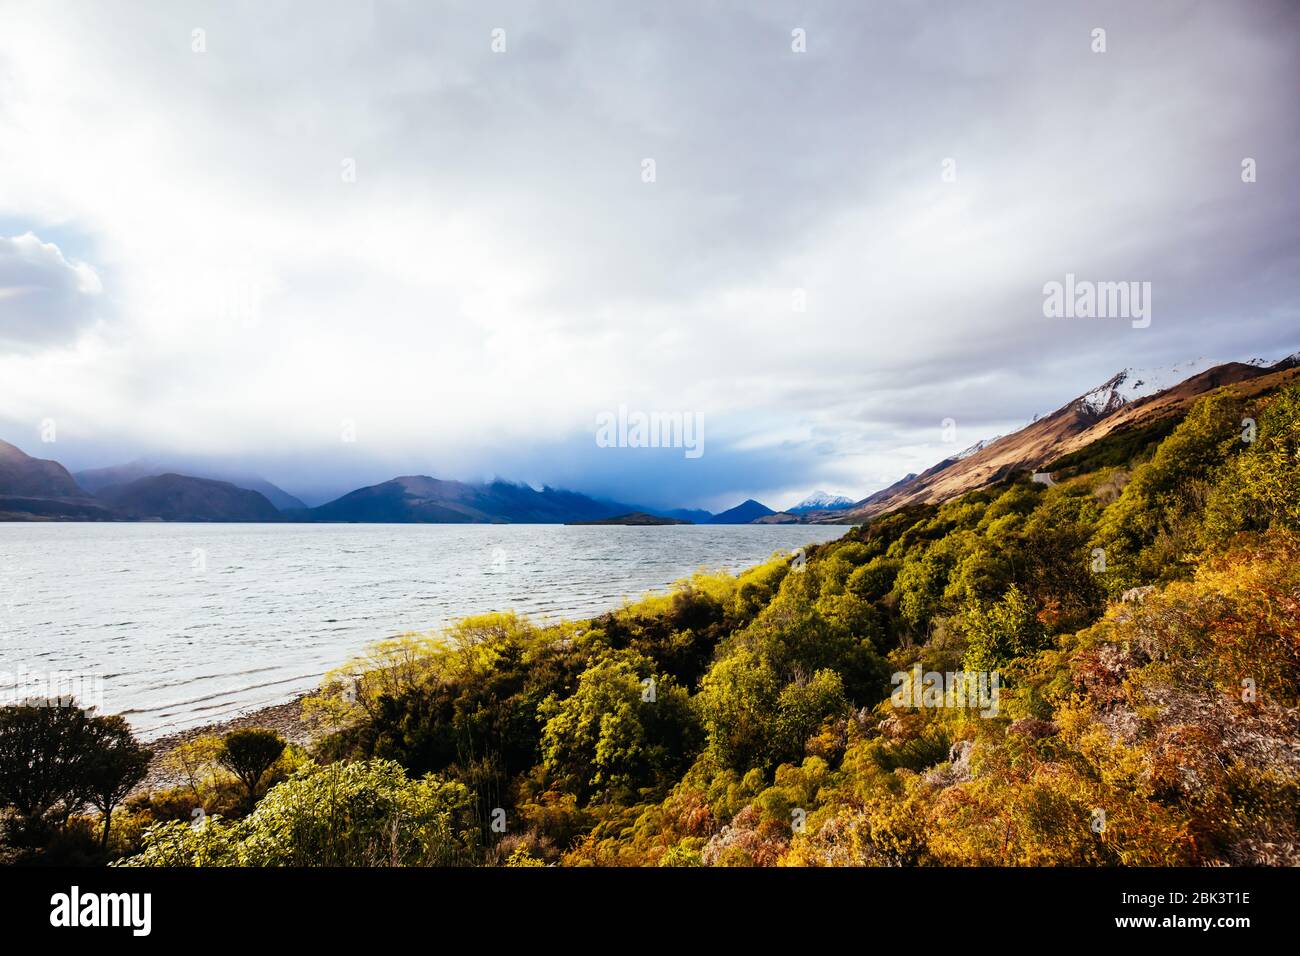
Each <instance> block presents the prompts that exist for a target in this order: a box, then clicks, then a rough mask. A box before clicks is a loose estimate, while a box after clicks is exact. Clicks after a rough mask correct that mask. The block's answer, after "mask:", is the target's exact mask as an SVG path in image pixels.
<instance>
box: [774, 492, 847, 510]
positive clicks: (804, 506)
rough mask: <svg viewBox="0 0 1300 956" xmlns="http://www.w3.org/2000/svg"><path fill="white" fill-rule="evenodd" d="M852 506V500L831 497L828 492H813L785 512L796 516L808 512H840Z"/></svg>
mask: <svg viewBox="0 0 1300 956" xmlns="http://www.w3.org/2000/svg"><path fill="white" fill-rule="evenodd" d="M853 505H854V501H853V499H852V498H845V497H844V496H843V495H833V494H831V493H830V492H828V491H814V492H813V493H812V494H810V495H809V496H808V497H807V498H805V499H804V500H803V501H801V502H799V503H798V504H797V505H795V506H794V507H793V508H787V509H786V511H788V512H789V513H790V514H796V515H798V514H803V513H805V512H808V511H842V510H843V509H845V508H852V507H853Z"/></svg>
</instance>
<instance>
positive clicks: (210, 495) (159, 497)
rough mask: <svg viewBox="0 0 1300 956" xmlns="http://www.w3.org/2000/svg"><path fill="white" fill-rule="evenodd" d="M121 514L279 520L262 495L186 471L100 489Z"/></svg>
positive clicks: (176, 518) (145, 517) (147, 517)
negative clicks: (190, 474)
mask: <svg viewBox="0 0 1300 956" xmlns="http://www.w3.org/2000/svg"><path fill="white" fill-rule="evenodd" d="M100 496H101V498H103V500H105V501H107V502H108V503H109V504H111V505H112V506H113V507H114V508H115V509H116V510H118V511H120V512H122V513H123V514H125V515H127V516H129V517H132V518H136V519H139V520H161V521H280V520H282V518H283V516H282V515H281V514H280V511H279V509H278V508H276V507H275V505H273V504H271V502H270V501H268V500H267V499H266V497H265V496H264V495H261V494H259V493H258V492H256V491H249V490H248V489H247V488H240V487H238V486H237V485H233V484H231V483H230V482H228V481H213V480H211V479H209V478H192V477H190V476H189V475H172V474H167V475H151V476H149V477H147V478H137V479H136V480H135V481H132V482H128V483H127V484H125V485H114V486H112V487H111V488H106V489H104V490H102V491H101V492H100Z"/></svg>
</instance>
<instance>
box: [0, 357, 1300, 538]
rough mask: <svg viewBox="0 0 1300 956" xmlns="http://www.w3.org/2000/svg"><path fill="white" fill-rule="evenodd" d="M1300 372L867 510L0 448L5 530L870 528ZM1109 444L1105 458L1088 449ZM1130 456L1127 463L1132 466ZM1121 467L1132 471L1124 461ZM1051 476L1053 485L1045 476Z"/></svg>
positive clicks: (847, 504) (909, 480)
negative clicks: (254, 469)
mask: <svg viewBox="0 0 1300 956" xmlns="http://www.w3.org/2000/svg"><path fill="white" fill-rule="evenodd" d="M1297 374H1300V354H1298V355H1295V356H1290V357H1288V358H1286V359H1283V360H1282V361H1281V362H1277V363H1273V364H1266V363H1264V362H1261V361H1252V362H1226V363H1223V364H1217V365H1216V364H1213V363H1210V362H1207V361H1205V360H1204V359H1197V360H1192V361H1189V362H1185V363H1180V364H1178V365H1174V366H1170V367H1169V368H1166V369H1159V370H1154V371H1153V370H1139V369H1124V370H1122V371H1120V372H1118V373H1116V374H1115V375H1114V376H1112V377H1111V378H1109V379H1108V380H1107V381H1105V382H1103V383H1102V384H1101V385H1099V386H1097V387H1096V388H1094V389H1091V390H1089V391H1088V392H1086V393H1084V394H1083V395H1080V396H1078V397H1077V398H1075V399H1072V400H1071V401H1069V402H1067V403H1066V404H1065V405H1063V406H1062V407H1060V408H1058V409H1057V410H1056V411H1054V412H1051V413H1050V414H1047V415H1042V416H1035V417H1034V418H1033V420H1032V421H1030V423H1029V424H1027V425H1026V426H1025V427H1023V428H1021V429H1019V430H1017V431H1014V432H1012V433H1010V434H1008V435H1001V436H997V437H994V438H989V439H985V440H983V441H980V442H976V443H975V444H974V445H972V446H970V447H969V448H966V449H964V450H962V451H959V452H955V453H953V454H952V455H950V456H949V457H947V458H944V459H943V460H942V461H940V462H938V463H937V464H935V465H933V466H932V467H930V468H928V469H926V470H925V471H923V472H921V473H919V474H909V475H907V476H906V477H904V478H902V479H900V480H899V481H897V482H895V483H894V484H892V485H890V486H889V487H887V488H882V489H880V490H879V491H877V492H874V493H873V494H871V495H869V496H867V497H866V498H863V499H861V500H859V501H853V500H851V499H849V498H846V497H844V496H842V495H832V494H829V493H827V492H824V491H815V492H813V493H812V494H810V495H809V496H808V497H806V498H805V499H804V500H803V501H801V502H800V503H799V504H797V505H795V506H794V507H793V508H790V509H789V510H787V511H775V510H773V509H772V508H769V507H767V506H766V505H764V504H763V503H761V502H759V501H755V500H754V499H752V498H750V499H747V500H745V501H743V502H741V503H740V504H739V505H737V506H735V507H734V508H730V509H728V510H726V511H723V512H721V513H719V514H716V515H715V514H711V513H710V512H708V511H703V510H698V509H668V510H665V509H655V508H648V507H645V506H641V505H636V504H629V503H627V502H619V501H610V500H604V499H599V498H593V497H590V496H588V495H584V494H581V493H580V492H576V491H567V490H563V489H558V488H550V487H543V488H541V489H537V488H533V487H532V486H530V485H526V484H518V483H514V482H509V481H502V480H494V481H489V482H481V483H471V482H462V481H450V480H443V479H439V478H432V477H429V476H427V475H405V476H402V477H398V478H393V479H391V480H389V481H384V482H381V483H379V484H376V485H370V486H367V487H365V488H358V489H356V490H355V491H351V492H349V493H347V494H345V495H343V496H342V497H340V498H337V499H335V500H333V501H330V502H327V503H325V504H323V505H320V506H318V507H315V508H308V507H307V506H306V505H304V503H303V502H302V501H301V500H299V499H298V498H296V497H294V496H293V495H291V494H289V493H288V492H286V491H285V490H284V489H282V488H279V487H277V486H276V485H274V484H273V483H271V482H270V481H267V480H266V479H265V478H262V477H260V476H257V475H251V474H247V473H241V472H239V471H237V470H232V469H229V468H225V467H223V466H221V465H213V464H211V463H202V462H193V463H190V466H189V467H188V468H186V467H185V465H184V464H183V463H180V462H177V463H172V464H164V463H160V462H152V461H147V460H143V459H142V460H137V461H134V462H130V463H128V464H124V465H115V466H111V467H107V468H94V469H88V470H85V471H79V472H77V473H76V475H72V474H70V473H69V472H68V470H67V469H66V468H64V467H63V465H61V464H59V463H58V462H57V461H53V460H49V459H41V458H35V457H32V456H29V455H27V454H26V453H24V452H23V451H22V450H21V449H19V448H17V447H16V446H14V445H11V444H9V443H7V442H4V441H0V520H36V521H40V520H64V521H69V520H71V521H123V520H125V521H148V520H154V521H241V522H243V521H257V522H268V521H292V522H318V521H319V522H383V523H443V522H446V523H557V524H558V523H584V522H597V523H604V522H609V521H610V520H611V519H622V520H621V521H619V522H614V523H627V521H626V519H628V518H629V517H630V516H643V518H644V519H645V520H641V519H638V521H637V522H635V523H653V522H650V521H649V520H648V519H652V518H658V519H672V520H673V521H674V522H689V523H696V524H718V525H724V524H792V523H816V524H826V523H834V524H860V523H862V522H863V521H867V520H870V519H871V518H872V517H874V516H876V515H879V514H883V513H886V512H889V511H893V510H895V509H897V508H901V507H904V506H906V505H910V504H921V503H935V502H940V501H945V500H947V499H949V498H952V497H955V496H957V495H960V494H964V493H965V492H967V491H971V490H974V489H976V488H980V487H983V486H986V485H989V484H992V483H994V482H997V481H1001V480H1004V479H1006V478H1008V477H1011V476H1012V475H1015V474H1017V473H1039V474H1042V473H1046V474H1047V475H1050V474H1051V473H1052V472H1059V471H1062V470H1064V471H1065V472H1066V473H1067V474H1068V469H1069V468H1071V467H1072V463H1073V461H1074V460H1076V459H1078V458H1079V456H1081V455H1085V456H1086V455H1093V456H1094V457H1095V456H1096V455H1098V454H1109V455H1112V456H1116V455H1119V452H1120V451H1121V450H1123V449H1132V448H1137V447H1141V446H1142V445H1143V443H1144V442H1145V443H1148V444H1149V442H1150V440H1152V439H1153V438H1156V437H1160V436H1162V435H1163V434H1167V433H1168V431H1170V430H1172V428H1173V427H1174V425H1176V424H1177V423H1178V422H1179V421H1181V419H1182V417H1183V416H1184V415H1185V414H1186V413H1187V411H1188V410H1189V409H1190V408H1191V406H1192V404H1193V403H1194V402H1195V401H1196V399H1197V398H1199V397H1200V396H1201V395H1203V394H1205V393H1207V392H1209V391H1212V390H1214V389H1216V388H1223V387H1231V388H1234V389H1236V390H1238V391H1240V392H1242V393H1243V394H1258V393H1260V392H1264V391H1267V390H1270V389H1272V388H1274V387H1276V386H1278V385H1280V384H1282V383H1284V382H1286V381H1289V380H1290V379H1291V378H1293V377H1295V376H1296V375H1297ZM1098 448H1102V449H1103V450H1102V451H1090V449H1098ZM1120 457H1122V455H1121V456H1120ZM1116 463H1120V462H1119V461H1118V460H1117V461H1116ZM1047 480H1050V479H1047Z"/></svg>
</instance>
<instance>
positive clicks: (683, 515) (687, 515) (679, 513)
mask: <svg viewBox="0 0 1300 956" xmlns="http://www.w3.org/2000/svg"><path fill="white" fill-rule="evenodd" d="M644 510H645V511H648V512H649V513H650V514H653V515H662V516H663V517H665V518H676V519H678V520H679V521H685V522H688V523H690V524H708V523H709V522H710V521H711V520H712V519H713V512H712V511H705V510H704V509H703V508H669V509H667V510H665V511H660V510H658V509H655V508H646V509H644Z"/></svg>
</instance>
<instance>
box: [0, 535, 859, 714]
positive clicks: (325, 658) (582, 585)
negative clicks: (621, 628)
mask: <svg viewBox="0 0 1300 956" xmlns="http://www.w3.org/2000/svg"><path fill="white" fill-rule="evenodd" d="M846 530H847V528H845V527H844V526H819V525H733V526H725V525H721V526H712V527H710V526H696V525H683V526H671V527H650V528H631V527H608V526H600V527H568V526H563V525H266V524H236V525H230V524H225V525H220V524H54V523H51V524H38V523H0V703H6V702H11V701H12V700H13V699H14V698H15V697H17V696H26V695H27V694H30V693H32V692H35V691H44V692H49V691H51V690H53V691H56V692H63V693H73V694H75V695H76V696H77V697H78V698H80V699H82V700H83V701H85V702H88V703H89V702H93V703H97V704H98V706H99V707H100V709H101V712H106V713H121V714H125V715H126V716H127V718H128V719H129V720H130V721H131V723H132V725H133V726H134V727H135V728H136V730H137V731H138V732H140V733H141V735H142V736H145V737H152V736H158V735H160V734H164V733H168V732H171V731H174V730H180V729H183V728H186V727H192V726H196V725H200V724H205V723H209V722H212V721H216V720H222V719H225V718H227V717H231V716H234V715H236V714H238V713H242V712H245V711H248V710H251V709H254V708H257V707H263V706H266V705H268V704H274V703H280V702H282V701H285V700H288V699H290V698H292V697H293V696H294V695H295V694H297V693H299V692H302V691H305V690H310V689H311V688H313V687H315V686H316V683H317V681H318V680H319V678H320V676H321V675H322V674H324V673H325V671H327V670H330V669H331V668H333V667H336V666H338V665H340V664H342V663H344V662H345V661H346V660H347V659H348V658H349V657H351V656H352V655H354V654H355V653H357V652H359V651H360V650H362V648H364V647H365V646H366V645H367V644H369V643H370V642H372V641H376V640H379V639H382V638H385V637H391V636H393V635H395V634H400V633H403V632H407V631H424V630H429V629H431V628H436V627H440V626H442V625H445V624H447V623H448V622H450V621H454V620H456V619H457V618H461V617H465V616H466V615H469V614H478V613H483V612H486V611H505V610H514V611H518V612H520V613H523V614H527V615H529V616H532V617H534V618H536V619H539V620H556V619H571V618H581V617H588V616H591V615H593V614H596V613H599V612H601V611H605V610H608V609H610V608H613V607H617V606H618V605H619V604H620V603H622V601H623V600H624V599H625V598H635V597H637V596H639V595H642V594H645V593H647V592H651V591H663V590H665V589H666V588H668V587H669V586H670V585H671V584H672V582H674V581H676V580H679V579H681V578H683V577H685V576H687V575H689V574H690V573H691V572H693V571H695V570H697V569H699V568H702V567H704V568H709V569H720V570H727V571H736V570H740V569H742V568H746V567H749V566H751V565H754V564H757V563H759V562H761V561H763V560H765V559H767V558H768V557H770V556H771V555H772V554H773V553H774V552H776V551H781V550H784V551H793V550H794V549H795V548H797V547H800V546H802V545H807V544H811V543H814V542H821V541H829V540H832V539H834V538H838V537H839V536H840V535H842V534H843V533H844V532H845V531H846Z"/></svg>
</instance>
